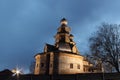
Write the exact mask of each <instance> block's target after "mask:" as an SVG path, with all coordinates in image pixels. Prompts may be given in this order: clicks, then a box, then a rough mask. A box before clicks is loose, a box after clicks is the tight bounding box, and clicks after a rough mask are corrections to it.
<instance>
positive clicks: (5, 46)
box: [0, 0, 120, 70]
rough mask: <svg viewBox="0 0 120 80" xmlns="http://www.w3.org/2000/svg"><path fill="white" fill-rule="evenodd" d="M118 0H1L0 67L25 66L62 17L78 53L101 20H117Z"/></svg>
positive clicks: (39, 50) (51, 40)
mask: <svg viewBox="0 0 120 80" xmlns="http://www.w3.org/2000/svg"><path fill="white" fill-rule="evenodd" d="M119 2H120V1H119V0H115V1H113V0H99V1H98V0H89V1H88V0H76V1H75V0H60V1H57V0H53V1H49V0H19V1H16V0H1V1H0V10H1V12H0V52H1V57H0V65H2V67H0V70H2V69H4V68H10V69H11V68H14V67H15V66H16V65H20V66H23V67H25V68H27V69H28V67H29V64H30V62H31V60H33V58H34V55H35V54H36V53H37V52H42V51H43V47H44V44H45V43H51V44H54V38H53V36H54V35H55V34H56V32H57V28H58V27H59V26H60V24H59V21H60V19H61V18H63V17H65V18H67V19H68V22H69V24H68V25H69V26H70V27H71V29H72V32H71V33H72V34H73V35H74V37H75V38H74V40H75V42H76V43H77V46H78V49H79V51H80V52H81V54H84V52H85V51H86V50H87V49H88V42H87V41H88V38H89V37H90V35H91V33H92V32H94V31H95V30H96V28H97V25H99V24H100V23H102V22H104V21H105V22H110V23H119V22H120V17H119V14H120V10H119V8H120V5H119Z"/></svg>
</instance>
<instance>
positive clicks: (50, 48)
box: [45, 44, 58, 52]
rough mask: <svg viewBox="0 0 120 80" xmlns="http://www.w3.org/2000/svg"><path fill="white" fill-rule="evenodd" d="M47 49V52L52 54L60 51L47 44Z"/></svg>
mask: <svg viewBox="0 0 120 80" xmlns="http://www.w3.org/2000/svg"><path fill="white" fill-rule="evenodd" d="M45 48H46V52H52V51H57V50H58V49H57V48H56V47H55V46H54V45H51V44H46V46H45Z"/></svg>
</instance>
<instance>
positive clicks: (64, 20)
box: [60, 18, 68, 25]
mask: <svg viewBox="0 0 120 80" xmlns="http://www.w3.org/2000/svg"><path fill="white" fill-rule="evenodd" d="M60 23H61V25H63V24H64V25H67V23H68V22H67V20H66V19H65V18H63V19H61V21H60Z"/></svg>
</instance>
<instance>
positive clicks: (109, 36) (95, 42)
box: [89, 23, 120, 72]
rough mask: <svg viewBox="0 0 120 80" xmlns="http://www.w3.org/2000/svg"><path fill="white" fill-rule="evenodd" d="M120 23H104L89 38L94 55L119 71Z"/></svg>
mask: <svg viewBox="0 0 120 80" xmlns="http://www.w3.org/2000/svg"><path fill="white" fill-rule="evenodd" d="M119 31H120V25H117V24H106V23H104V24H102V25H101V26H100V27H99V28H98V30H97V31H96V32H95V33H94V35H92V37H91V38H90V39H89V42H90V51H91V53H92V55H93V56H94V57H95V58H97V59H100V60H101V61H102V62H105V63H108V64H110V65H111V66H112V67H113V68H114V69H115V70H116V71H117V72H120V70H119V56H120V34H119Z"/></svg>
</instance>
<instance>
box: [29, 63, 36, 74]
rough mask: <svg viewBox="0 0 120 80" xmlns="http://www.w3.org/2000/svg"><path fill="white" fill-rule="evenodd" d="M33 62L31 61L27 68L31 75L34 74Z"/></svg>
mask: <svg viewBox="0 0 120 80" xmlns="http://www.w3.org/2000/svg"><path fill="white" fill-rule="evenodd" d="M34 68H35V62H34V61H32V62H31V63H30V66H29V71H30V73H31V74H34Z"/></svg>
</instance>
